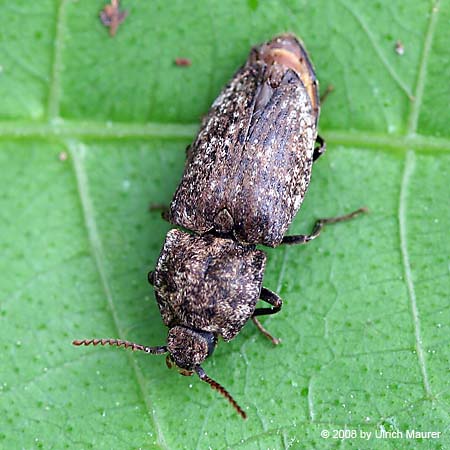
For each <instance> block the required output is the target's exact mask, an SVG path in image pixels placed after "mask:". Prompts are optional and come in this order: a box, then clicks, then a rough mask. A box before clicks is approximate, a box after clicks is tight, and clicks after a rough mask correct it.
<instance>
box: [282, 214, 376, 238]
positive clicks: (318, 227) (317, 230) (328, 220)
mask: <svg viewBox="0 0 450 450" xmlns="http://www.w3.org/2000/svg"><path fill="white" fill-rule="evenodd" d="M366 212H368V210H367V208H359V209H357V210H356V211H353V212H351V213H350V214H345V216H339V217H328V218H326V219H319V220H317V221H316V223H315V224H314V228H313V230H312V233H311V234H296V235H294V236H285V237H284V238H283V240H282V241H281V243H282V244H287V245H295V244H306V243H307V242H309V241H312V240H313V239H315V238H316V237H318V236H319V235H320V233H321V231H322V229H323V227H324V225H326V224H328V223H337V222H345V221H346V220H350V219H353V217H355V216H358V215H359V214H362V213H366Z"/></svg>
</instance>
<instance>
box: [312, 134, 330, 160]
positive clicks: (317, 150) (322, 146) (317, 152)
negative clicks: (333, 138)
mask: <svg viewBox="0 0 450 450" xmlns="http://www.w3.org/2000/svg"><path fill="white" fill-rule="evenodd" d="M316 144H317V147H314V153H313V161H315V160H316V159H318V158H320V157H321V156H322V155H323V154H324V153H325V150H326V149H327V143H326V142H325V139H324V138H323V137H322V136H319V135H317V137H316Z"/></svg>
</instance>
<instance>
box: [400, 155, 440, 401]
mask: <svg viewBox="0 0 450 450" xmlns="http://www.w3.org/2000/svg"><path fill="white" fill-rule="evenodd" d="M414 168H415V155H414V152H412V151H408V153H407V154H406V159H405V167H404V171H403V178H402V184H401V188H400V202H399V211H398V220H399V232H400V249H401V254H402V261H403V270H404V274H405V280H406V286H407V289H408V296H409V301H410V306H411V314H412V321H413V327H414V336H415V341H416V351H417V359H418V362H419V367H420V371H421V373H422V380H423V386H424V389H425V392H426V394H427V395H428V396H429V397H431V395H432V394H431V386H430V382H429V380H428V373H427V367H426V364H425V353H424V350H423V342H422V336H421V331H420V317H419V309H418V307H417V299H416V292H415V288H414V280H413V276H412V271H411V263H410V260H409V253H408V237H407V229H406V211H407V193H408V187H409V181H410V179H411V177H412V175H413V173H414Z"/></svg>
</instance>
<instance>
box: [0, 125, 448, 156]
mask: <svg viewBox="0 0 450 450" xmlns="http://www.w3.org/2000/svg"><path fill="white" fill-rule="evenodd" d="M198 128H199V124H198V123H187V124H181V123H158V122H147V123H124V122H96V121H72V120H69V121H66V120H62V119H55V120H53V121H51V122H48V123H45V122H31V121H30V122H24V121H17V122H16V121H0V140H22V139H27V140H28V139H33V138H34V139H49V140H55V139H59V138H74V139H98V140H101V139H141V140H152V139H171V140H183V141H185V140H192V139H193V138H194V137H195V135H196V133H197V130H198ZM323 135H324V137H325V138H326V141H327V143H328V144H329V145H332V146H337V145H343V146H347V147H356V148H361V149H376V150H382V151H385V150H395V151H399V152H406V151H407V150H414V151H416V152H426V153H433V152H439V153H442V152H446V153H447V152H450V138H447V137H436V136H427V135H423V134H416V133H411V132H408V134H406V135H389V134H383V133H374V132H371V131H365V130H346V131H343V130H330V129H327V130H324V131H323Z"/></svg>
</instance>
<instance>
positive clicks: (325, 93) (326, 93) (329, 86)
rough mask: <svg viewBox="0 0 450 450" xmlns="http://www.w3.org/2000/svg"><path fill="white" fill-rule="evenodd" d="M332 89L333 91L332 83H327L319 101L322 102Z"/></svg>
mask: <svg viewBox="0 0 450 450" xmlns="http://www.w3.org/2000/svg"><path fill="white" fill-rule="evenodd" d="M333 91H334V86H333V85H332V84H329V85H328V86H327V88H326V89H325V92H324V93H323V94H322V95H321V96H320V103H323V102H324V101H325V100H326V99H327V97H328V94H330V93H331V92H333Z"/></svg>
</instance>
